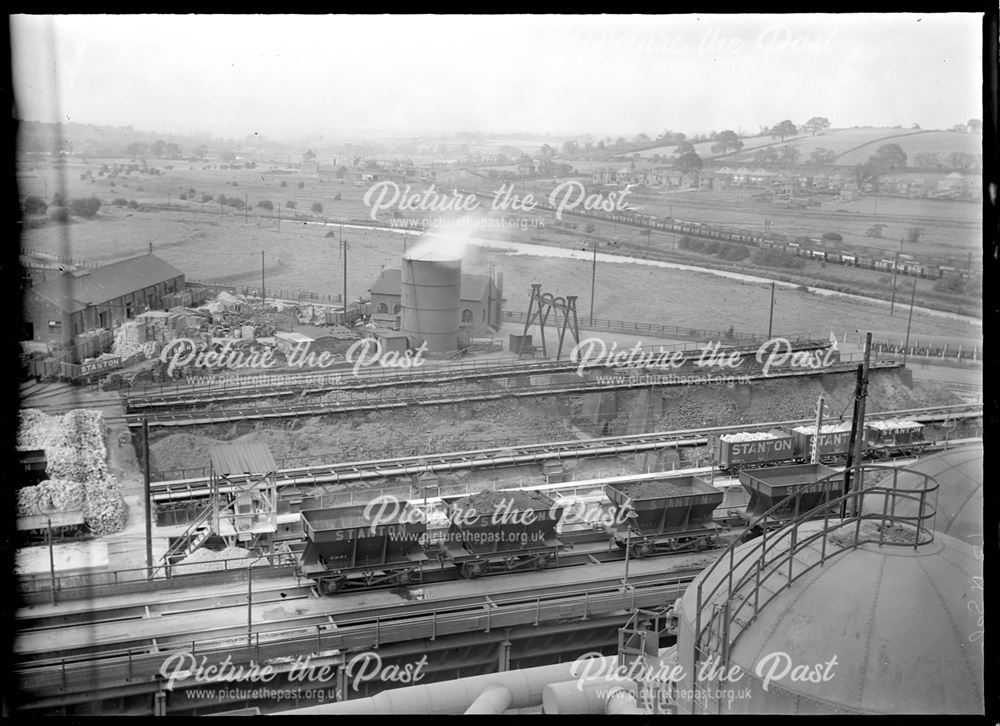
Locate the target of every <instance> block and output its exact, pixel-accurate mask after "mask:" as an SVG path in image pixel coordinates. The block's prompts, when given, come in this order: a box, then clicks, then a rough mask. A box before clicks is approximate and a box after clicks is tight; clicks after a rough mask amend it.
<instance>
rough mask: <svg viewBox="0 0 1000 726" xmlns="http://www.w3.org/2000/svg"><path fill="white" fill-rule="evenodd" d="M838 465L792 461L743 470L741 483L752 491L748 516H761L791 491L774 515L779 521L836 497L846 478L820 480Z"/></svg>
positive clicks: (832, 471)
mask: <svg viewBox="0 0 1000 726" xmlns="http://www.w3.org/2000/svg"><path fill="white" fill-rule="evenodd" d="M835 472H836V470H835V469H832V468H830V467H829V466H827V465H826V464H792V465H791V466H773V467H769V468H767V469H756V470H754V471H741V472H740V484H742V485H743V488H744V489H746V491H747V493H748V494H749V495H750V501H749V502H748V503H747V508H746V516H747V517H748V518H750V519H752V518H753V517H756V516H759V515H761V514H763V513H764V512H766V511H767V510H769V509H770V508H771V507H773V506H774V505H776V504H778V503H780V502H781V501H782V500H783V499H786V497H789V495H792V494H794V495H795V496H793V497H791V498H790V499H787V501H785V502H784V504H783V505H782V506H781V507H780V508H779V509H778V510H777V511H776V512H773V513H772V515H773V517H774V518H775V520H776V521H777V522H780V521H783V520H786V519H791V518H793V517H796V516H798V515H799V514H801V513H803V512H808V511H809V510H810V509H813V508H815V507H818V506H819V505H820V504H822V503H823V502H827V501H830V500H832V499H836V498H837V497H839V496H840V495H841V494H842V492H843V479H840V478H835V479H831V480H829V481H825V482H821V483H817V480H819V479H823V478H824V477H826V476H829V475H830V474H834V473H835Z"/></svg>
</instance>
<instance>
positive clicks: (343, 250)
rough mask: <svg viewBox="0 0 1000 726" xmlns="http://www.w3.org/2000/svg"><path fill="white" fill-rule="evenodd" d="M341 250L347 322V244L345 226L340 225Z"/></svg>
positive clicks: (345, 318) (345, 317)
mask: <svg viewBox="0 0 1000 726" xmlns="http://www.w3.org/2000/svg"><path fill="white" fill-rule="evenodd" d="M340 248H341V254H342V255H343V256H344V320H347V243H346V242H345V241H344V225H343V224H342V225H340Z"/></svg>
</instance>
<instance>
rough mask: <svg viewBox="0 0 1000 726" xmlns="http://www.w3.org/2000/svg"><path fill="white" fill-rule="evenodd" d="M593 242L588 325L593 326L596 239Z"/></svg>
mask: <svg viewBox="0 0 1000 726" xmlns="http://www.w3.org/2000/svg"><path fill="white" fill-rule="evenodd" d="M593 244H594V264H593V266H592V267H591V270H590V327H594V288H595V285H596V283H597V240H596V239H595V240H593Z"/></svg>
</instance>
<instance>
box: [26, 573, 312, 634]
mask: <svg viewBox="0 0 1000 726" xmlns="http://www.w3.org/2000/svg"><path fill="white" fill-rule="evenodd" d="M312 594H313V590H312V588H311V587H308V586H302V587H291V588H290V587H287V586H285V587H282V586H281V583H278V584H277V585H275V584H273V583H269V582H262V583H258V584H257V585H256V586H255V587H254V590H253V602H254V604H255V605H266V604H268V603H277V602H284V603H288V602H294V601H295V600H302V599H305V598H309V597H311V596H312ZM240 605H244V606H245V605H246V593H245V592H240V593H238V594H230V595H213V596H207V597H196V598H191V597H189V596H187V595H185V596H181V597H178V598H175V599H165V598H164V595H163V593H162V592H160V594H159V597H157V598H156V599H155V600H150V601H149V602H146V603H137V604H130V605H118V606H100V607H99V609H97V610H94V609H91V608H84V609H80V610H72V611H69V612H63V613H59V614H48V615H37V614H32V613H30V612H28V613H18V614H17V632H18V633H19V634H30V633H41V632H48V631H53V630H60V629H66V628H73V627H77V626H80V625H99V624H108V623H120V624H125V623H129V622H134V621H138V620H145V619H149V618H158V617H169V616H177V615H180V616H184V617H189V616H192V615H197V614H198V613H201V612H206V611H211V610H215V609H217V608H219V607H236V606H240Z"/></svg>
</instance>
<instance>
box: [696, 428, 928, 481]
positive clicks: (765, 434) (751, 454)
mask: <svg viewBox="0 0 1000 726" xmlns="http://www.w3.org/2000/svg"><path fill="white" fill-rule="evenodd" d="M923 428H924V427H923V425H922V424H919V423H917V422H916V421H902V420H887V421H871V422H868V423H866V424H865V427H864V432H863V434H862V441H861V449H862V456H863V457H864V458H866V459H884V458H888V457H890V456H909V455H913V454H918V453H920V452H921V451H922V450H923V449H925V448H926V447H927V446H928V445H929V443H930V442H928V441H927V440H926V439H925V437H924V433H923ZM815 431H816V427H815V426H797V427H795V428H788V427H777V428H775V429H773V430H771V431H747V432H734V433H728V434H710V435H709V437H708V449H709V453H710V455H711V457H712V462H713V463H714V464H716V465H717V466H718V467H719V469H720V470H721V471H723V472H730V471H739V470H740V469H747V468H753V467H759V466H765V465H771V464H780V463H787V464H792V463H799V462H805V461H809V460H810V459H811V458H812V454H813V439H814V438H815ZM850 442H851V425H850V423H849V422H848V423H837V424H827V425H824V426H823V427H822V429H821V430H820V434H819V460H820V461H821V462H824V463H838V462H842V461H844V460H845V459H846V458H847V452H848V449H849V448H850Z"/></svg>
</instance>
